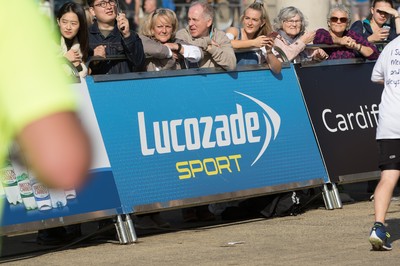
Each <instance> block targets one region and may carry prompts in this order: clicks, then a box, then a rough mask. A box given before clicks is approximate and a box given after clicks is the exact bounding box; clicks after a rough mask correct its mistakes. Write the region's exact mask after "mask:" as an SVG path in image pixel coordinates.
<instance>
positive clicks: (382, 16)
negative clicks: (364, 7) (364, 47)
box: [350, 0, 400, 42]
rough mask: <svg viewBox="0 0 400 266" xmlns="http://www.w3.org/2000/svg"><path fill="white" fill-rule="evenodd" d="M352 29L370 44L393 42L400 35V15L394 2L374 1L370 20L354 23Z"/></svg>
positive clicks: (390, 0)
mask: <svg viewBox="0 0 400 266" xmlns="http://www.w3.org/2000/svg"><path fill="white" fill-rule="evenodd" d="M350 29H351V30H352V31H355V32H357V33H358V34H360V35H362V36H363V37H364V38H365V39H367V40H368V41H369V42H381V41H386V40H387V41H391V40H393V39H395V38H396V37H397V36H398V34H400V15H399V12H397V10H396V9H395V8H394V5H393V2H392V0H374V1H373V2H372V6H371V14H370V15H369V16H368V18H366V19H364V20H362V21H361V20H358V21H356V22H354V23H353V25H351V28H350Z"/></svg>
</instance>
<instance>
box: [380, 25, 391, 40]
mask: <svg viewBox="0 0 400 266" xmlns="http://www.w3.org/2000/svg"><path fill="white" fill-rule="evenodd" d="M389 32H390V29H385V28H380V29H379V41H384V40H387V38H388V37H389Z"/></svg>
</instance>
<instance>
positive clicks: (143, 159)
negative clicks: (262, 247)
mask: <svg viewBox="0 0 400 266" xmlns="http://www.w3.org/2000/svg"><path fill="white" fill-rule="evenodd" d="M323 64H325V65H320V66H319V67H315V68H312V67H306V66H301V65H296V66H294V65H292V64H288V63H285V64H284V67H283V69H282V73H281V74H280V75H274V74H273V73H272V72H271V71H270V70H269V69H267V68H264V67H260V66H240V67H238V69H237V70H235V71H223V70H218V69H188V70H180V71H165V72H147V73H129V74H121V75H99V76H92V77H91V76H90V77H87V78H86V80H81V82H80V83H77V84H75V85H74V86H73V87H74V89H75V90H76V91H77V92H78V94H79V95H80V100H81V103H80V106H81V111H80V115H81V119H82V121H83V124H84V125H85V126H86V128H87V129H88V131H89V133H90V135H91V140H92V144H93V148H94V152H93V154H94V157H95V158H94V161H93V163H92V167H91V170H90V172H89V175H90V178H89V182H88V183H87V184H86V186H85V187H84V188H83V189H82V190H80V191H77V192H76V196H75V197H74V198H72V199H64V200H61V202H62V204H60V203H59V202H56V203H53V204H52V208H50V209H48V210H39V209H33V210H32V209H31V210H27V209H26V208H25V207H24V204H23V203H18V204H11V203H8V204H7V203H6V204H5V205H6V206H5V208H4V215H3V220H2V223H1V234H3V235H11V234H14V233H17V232H18V233H19V232H26V231H33V230H38V229H42V228H48V227H55V226H61V225H67V224H73V223H78V222H85V221H90V220H97V219H101V218H106V217H116V219H117V229H118V232H119V235H120V241H121V243H129V242H134V241H135V237H136V236H135V232H134V228H133V224H132V221H131V219H130V216H129V214H131V213H135V214H144V213H151V212H155V211H163V210H171V209H176V208H182V207H189V206H196V205H203V204H208V203H215V202H223V201H230V200H236V199H244V198H249V197H255V196H259V195H265V194H272V193H279V192H284V191H289V190H297V189H303V188H309V187H319V186H323V187H324V192H325V198H329V193H327V191H326V185H327V184H330V183H332V182H337V181H339V182H340V181H343V180H341V179H340V178H339V179H337V178H336V176H341V175H346V177H349V176H351V175H354V174H358V173H364V172H366V171H371V169H367V170H365V169H364V168H362V167H361V168H354V169H351V170H350V171H347V172H345V173H343V174H342V172H341V170H336V167H337V168H338V169H341V166H342V165H341V164H342V161H340V162H337V163H336V164H335V165H334V164H333V163H331V161H330V159H329V156H330V153H333V154H334V155H336V154H338V155H339V157H340V156H342V157H345V156H346V154H349V152H353V149H352V150H351V151H347V150H345V148H346V145H350V144H344V146H343V150H339V151H336V150H335V149H334V146H335V147H336V146H338V147H339V144H337V145H336V144H335V143H331V148H327V147H326V146H325V140H323V137H322V135H323V134H324V133H331V132H330V131H329V130H331V131H334V129H336V128H338V131H340V132H337V133H336V134H332V136H330V137H333V139H332V141H337V140H336V137H339V136H341V135H342V133H348V134H350V135H352V139H353V138H354V139H355V140H356V141H359V143H360V145H361V142H362V141H361V140H360V139H358V136H357V134H360V135H364V133H365V131H366V130H365V129H362V128H361V127H362V126H360V130H358V129H357V130H356V129H353V128H352V129H351V130H348V131H347V132H342V131H343V130H342V126H343V127H344V125H342V123H344V122H343V121H341V120H339V119H340V117H341V116H339V114H349V113H351V112H353V113H354V116H355V118H354V119H357V117H361V115H359V116H358V115H357V112H364V115H367V113H368V114H371V112H373V111H374V110H375V107H373V104H374V103H375V102H378V101H379V97H378V95H379V92H380V91H379V88H377V89H376V91H377V92H376V95H375V96H376V97H377V98H374V99H372V101H375V102H373V103H372V102H371V103H370V102H369V101H364V100H362V98H363V97H364V96H366V95H367V93H366V91H367V90H368V91H372V90H370V89H369V88H370V87H371V86H373V85H371V84H372V83H370V82H368V80H369V78H368V79H367V78H366V79H365V80H364V76H366V75H367V74H366V73H367V72H369V71H370V68H371V66H372V63H365V64H356V65H353V64H342V66H341V65H340V64H338V65H334V64H328V63H323ZM341 68H345V69H341ZM331 69H332V70H334V71H332V70H331ZM360 69H361V70H360ZM350 70H351V71H360V73H361V72H362V73H364V74H365V75H364V74H363V75H361V74H360V75H359V74H357V75H355V76H354V77H357V78H354V77H352V78H353V81H352V80H351V78H349V75H350ZM328 72H329V73H331V74H330V75H328ZM334 73H338V74H340V75H338V76H336V75H335V74H334ZM357 73H358V72H357ZM339 76H340V77H341V80H342V83H340V82H339V78H338V77H339ZM361 76H362V78H363V80H359V79H360V78H359V77H361ZM346 77H347V78H346ZM346 82H350V83H351V82H353V83H357V85H362V86H359V87H363V88H358V87H357V88H354V87H351V88H350V86H347V85H345V83H346ZM343 86H344V87H343ZM301 87H302V88H301ZM305 87H307V88H305ZM345 88H347V89H345ZM373 88H375V87H373ZM350 89H357V91H358V92H360V91H362V93H360V94H356V96H357V97H355V96H353V95H352V92H350ZM329 90H331V91H330V92H329ZM314 93H316V95H319V96H315V98H313V94H314ZM336 93H338V94H340V96H336V98H335V97H333V96H335V95H336ZM303 94H304V98H303ZM349 95H351V97H349ZM342 97H344V98H346V99H342ZM353 98H357V101H356V106H355V107H354V106H352V107H350V108H349V109H347V108H344V109H341V108H342V107H341V104H342V103H344V102H346V101H350V100H351V99H353ZM322 99H323V100H324V101H325V103H324V106H323V108H324V109H323V111H322V113H321V110H320V109H318V108H317V107H314V105H319V104H320V102H321V100H322ZM331 100H332V101H334V102H336V103H332V104H331V103H330V101H331ZM358 100H359V102H358ZM364 106H368V108H369V109H368V110H367V109H365V108H364ZM321 114H324V116H323V118H322V121H326V122H325V124H326V125H327V126H325V128H324V127H320V126H316V124H318V123H320V121H319V120H321V119H319V117H318V116H320V115H321ZM309 115H310V116H309ZM309 117H311V120H312V122H313V124H311V122H310V118H309ZM344 117H347V116H346V115H344ZM365 117H366V119H367V120H368V119H369V118H368V117H370V118H371V119H372V116H365ZM371 119H369V120H368V121H367V122H368V123H369V122H370V121H371ZM346 121H347V120H346ZM357 121H359V120H357ZM368 125H369V124H368ZM322 126H324V123H322ZM348 127H350V125H348ZM353 127H354V125H353ZM371 127H372V126H371ZM314 130H315V131H316V134H314ZM369 130H372V129H371V128H369ZM326 131H328V132H326ZM346 136H347V135H346ZM346 136H345V137H346ZM371 138H372V139H373V136H371ZM330 141H331V140H329V139H328V140H327V141H326V142H328V143H329V142H330ZM338 141H339V140H338ZM351 141H353V140H351ZM365 141H366V142H371V141H373V140H369V139H366V140H365ZM318 143H319V144H320V146H321V151H322V154H321V152H320V147H319V146H318ZM349 147H350V146H349ZM375 155H376V153H374V152H366V153H364V154H362V156H363V157H364V159H365V160H367V159H366V157H368V156H371V157H372V158H368V160H370V161H371V162H372V161H373V160H374V159H375V157H374V156H375ZM353 156H355V155H353V154H351V156H346V157H348V160H349V161H353V159H355V158H353ZM360 156H361V155H360ZM360 160H361V159H360ZM343 161H345V160H343ZM350 165H356V163H353V164H351V163H350ZM371 165H373V163H371ZM372 170H374V169H372ZM334 171H338V172H334ZM354 171H355V172H354ZM346 181H348V182H351V178H350V177H349V178H348V179H346ZM354 181H357V180H354ZM333 184H334V183H333ZM50 192H51V191H50ZM6 194H7V193H6ZM49 194H50V193H49ZM5 196H7V195H5ZM49 199H50V201H51V200H52V197H51V194H50V195H49ZM5 201H6V202H7V200H5ZM21 202H22V201H21Z"/></svg>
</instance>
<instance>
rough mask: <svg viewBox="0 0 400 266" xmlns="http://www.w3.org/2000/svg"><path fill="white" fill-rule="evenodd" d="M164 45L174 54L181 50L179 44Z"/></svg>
mask: <svg viewBox="0 0 400 266" xmlns="http://www.w3.org/2000/svg"><path fill="white" fill-rule="evenodd" d="M164 45H165V46H167V47H168V48H169V49H170V50H171V51H173V52H174V51H178V49H179V45H178V44H177V43H170V42H167V43H164Z"/></svg>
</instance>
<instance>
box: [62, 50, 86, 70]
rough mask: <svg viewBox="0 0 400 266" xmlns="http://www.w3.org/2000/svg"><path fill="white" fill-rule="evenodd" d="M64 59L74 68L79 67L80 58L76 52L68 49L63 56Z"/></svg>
mask: <svg viewBox="0 0 400 266" xmlns="http://www.w3.org/2000/svg"><path fill="white" fill-rule="evenodd" d="M64 57H65V58H67V59H68V61H70V62H71V63H72V64H73V65H74V66H77V65H79V64H80V63H81V62H82V57H81V56H80V55H79V53H78V52H77V51H74V50H72V49H70V50H69V51H68V52H66V53H65V54H64Z"/></svg>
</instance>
